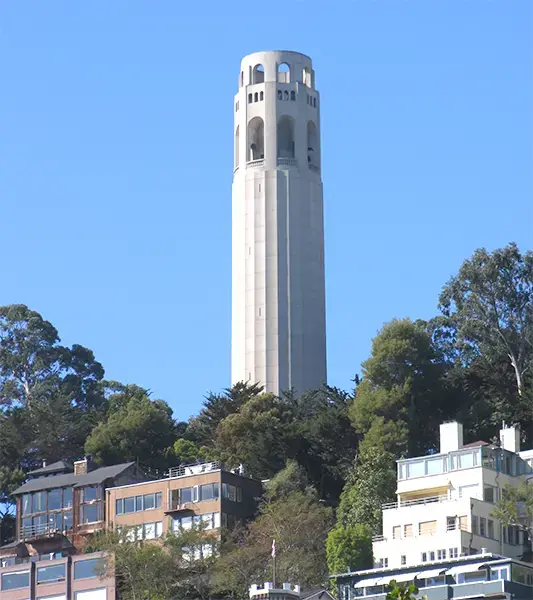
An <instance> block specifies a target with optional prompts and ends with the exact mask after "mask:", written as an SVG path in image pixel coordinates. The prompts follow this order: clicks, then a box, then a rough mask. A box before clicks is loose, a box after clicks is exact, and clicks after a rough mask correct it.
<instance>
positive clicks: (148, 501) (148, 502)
mask: <svg viewBox="0 0 533 600" xmlns="http://www.w3.org/2000/svg"><path fill="white" fill-rule="evenodd" d="M154 508H155V494H146V495H145V496H144V510H153V509H154Z"/></svg>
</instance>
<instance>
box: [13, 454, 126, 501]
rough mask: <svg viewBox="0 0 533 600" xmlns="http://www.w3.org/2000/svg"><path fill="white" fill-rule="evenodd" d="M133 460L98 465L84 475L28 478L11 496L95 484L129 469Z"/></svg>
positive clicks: (71, 474)
mask: <svg viewBox="0 0 533 600" xmlns="http://www.w3.org/2000/svg"><path fill="white" fill-rule="evenodd" d="M134 464H135V463H134V462H129V463H122V464H120V465H112V466H110V467H100V468H99V469H95V470H94V471H90V472H89V473H87V474H85V475H74V473H65V474H61V475H52V476H50V477H38V478H37V479H29V480H28V481H26V483H24V484H23V485H21V486H20V487H19V488H17V489H16V490H15V491H14V492H13V496H18V495H19V494H27V493H28V492H39V491H41V490H51V489H53V488H59V487H83V486H85V485H95V484H97V483H103V482H104V481H105V480H106V479H114V478H115V477H118V476H119V475H120V474H121V473H122V472H124V471H125V470H126V469H129V468H130V467H131V466H132V465H134Z"/></svg>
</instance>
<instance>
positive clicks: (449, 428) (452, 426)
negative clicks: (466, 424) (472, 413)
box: [440, 421, 463, 454]
mask: <svg viewBox="0 0 533 600" xmlns="http://www.w3.org/2000/svg"><path fill="white" fill-rule="evenodd" d="M462 447H463V426H462V425H461V423H457V421H452V422H451V423H441V426H440V452H441V454H447V453H448V452H453V451H454V450H459V449H460V448H462Z"/></svg>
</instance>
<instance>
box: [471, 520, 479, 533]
mask: <svg viewBox="0 0 533 600" xmlns="http://www.w3.org/2000/svg"><path fill="white" fill-rule="evenodd" d="M478 531H479V519H478V518H477V517H476V516H475V515H472V533H475V534H477V532H478Z"/></svg>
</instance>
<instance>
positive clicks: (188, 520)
mask: <svg viewBox="0 0 533 600" xmlns="http://www.w3.org/2000/svg"><path fill="white" fill-rule="evenodd" d="M181 527H182V529H191V528H192V517H182V519H181Z"/></svg>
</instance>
